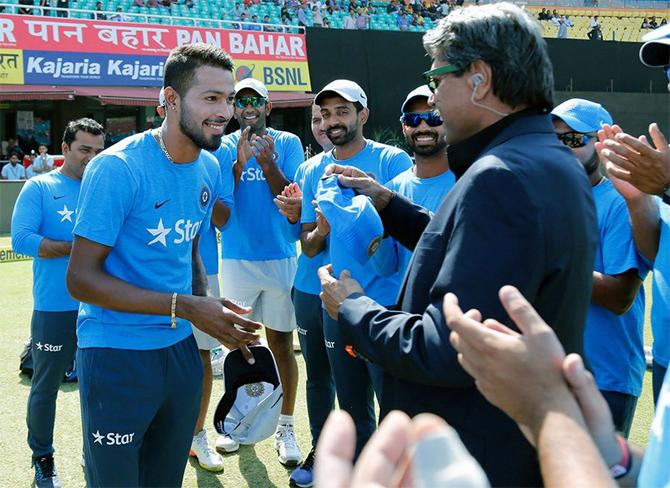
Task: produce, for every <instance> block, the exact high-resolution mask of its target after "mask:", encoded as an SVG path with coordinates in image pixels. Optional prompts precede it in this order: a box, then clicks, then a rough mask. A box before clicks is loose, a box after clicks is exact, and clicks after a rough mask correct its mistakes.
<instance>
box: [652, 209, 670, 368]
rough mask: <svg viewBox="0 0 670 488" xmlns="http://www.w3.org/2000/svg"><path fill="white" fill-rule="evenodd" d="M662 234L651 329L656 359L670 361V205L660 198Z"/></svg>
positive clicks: (653, 286)
mask: <svg viewBox="0 0 670 488" xmlns="http://www.w3.org/2000/svg"><path fill="white" fill-rule="evenodd" d="M658 205H659V211H660V227H661V236H660V241H659V244H658V254H657V255H656V261H655V262H654V275H653V284H652V303H651V330H652V333H653V336H654V345H653V348H652V349H653V355H654V361H656V362H657V363H658V364H660V365H661V366H664V367H666V368H667V367H668V363H670V206H669V205H666V204H665V203H663V202H662V201H660V199H658Z"/></svg>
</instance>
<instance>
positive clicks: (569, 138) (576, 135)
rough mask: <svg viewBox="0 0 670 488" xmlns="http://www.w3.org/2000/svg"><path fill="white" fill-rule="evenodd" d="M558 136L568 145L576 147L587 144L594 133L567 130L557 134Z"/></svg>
mask: <svg viewBox="0 0 670 488" xmlns="http://www.w3.org/2000/svg"><path fill="white" fill-rule="evenodd" d="M556 137H558V140H559V141H561V142H562V143H563V144H565V145H566V146H568V147H571V148H573V149H575V148H578V147H584V146H586V145H587V144H588V143H589V141H590V140H591V139H592V138H593V137H594V135H592V134H583V133H582V132H565V133H563V134H556Z"/></svg>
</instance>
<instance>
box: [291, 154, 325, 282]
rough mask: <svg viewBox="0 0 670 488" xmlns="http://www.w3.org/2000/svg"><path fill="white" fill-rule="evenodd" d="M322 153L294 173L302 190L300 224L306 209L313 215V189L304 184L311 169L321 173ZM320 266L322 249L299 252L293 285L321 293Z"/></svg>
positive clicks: (310, 176) (309, 176) (310, 175)
mask: <svg viewBox="0 0 670 488" xmlns="http://www.w3.org/2000/svg"><path fill="white" fill-rule="evenodd" d="M323 154H324V153H319V154H317V155H316V156H313V157H311V158H309V159H308V160H307V161H305V162H304V163H302V164H301V165H300V166H299V167H298V171H296V173H295V181H296V183H298V186H299V187H300V190H301V191H302V192H303V198H302V210H301V214H300V224H302V222H303V215H304V214H305V212H306V211H308V213H309V214H310V215H314V206H313V205H312V200H313V199H314V198H315V197H314V194H313V191H310V190H308V189H307V188H306V186H305V184H306V182H307V181H308V179H310V178H312V174H311V173H312V172H313V171H317V172H318V171H320V172H321V173H323V167H321V157H322V156H323ZM317 181H318V179H317ZM305 191H309V193H310V195H312V199H311V200H308V199H307V197H306V196H305ZM307 207H308V208H307ZM311 219H315V217H311ZM311 222H314V220H311ZM321 266H323V251H322V252H320V253H319V254H317V255H316V256H314V257H312V258H310V257H307V256H306V255H305V253H304V252H302V253H300V255H299V256H298V271H297V272H296V274H295V282H294V284H293V286H295V288H296V289H297V290H300V291H301V292H303V293H310V294H312V295H318V294H319V293H321V282H320V281H319V277H318V276H317V274H316V272H317V271H318V269H319V268H320V267H321Z"/></svg>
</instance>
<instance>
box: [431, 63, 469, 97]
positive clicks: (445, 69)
mask: <svg viewBox="0 0 670 488" xmlns="http://www.w3.org/2000/svg"><path fill="white" fill-rule="evenodd" d="M460 70H461V68H459V67H458V66H454V65H453V64H447V65H444V66H440V67H439V68H435V69H431V70H429V71H426V72H425V73H423V79H424V81H425V82H426V85H428V88H430V91H432V92H433V93H434V92H435V90H437V85H439V84H440V79H439V78H437V76H443V75H448V74H450V73H456V72H457V71H460Z"/></svg>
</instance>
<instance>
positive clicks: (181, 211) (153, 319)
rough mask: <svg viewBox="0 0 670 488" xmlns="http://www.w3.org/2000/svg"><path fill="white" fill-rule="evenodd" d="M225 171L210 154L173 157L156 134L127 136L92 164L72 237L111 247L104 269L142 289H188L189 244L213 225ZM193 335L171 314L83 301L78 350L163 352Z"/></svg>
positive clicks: (189, 276) (86, 175)
mask: <svg viewBox="0 0 670 488" xmlns="http://www.w3.org/2000/svg"><path fill="white" fill-rule="evenodd" d="M220 173H221V170H220V169H219V165H218V163H217V161H216V159H215V158H214V156H212V155H211V154H210V153H208V152H207V151H201V152H200V155H199V156H198V158H197V159H196V160H195V161H193V162H191V163H185V164H174V163H171V162H170V161H168V159H167V158H166V157H165V155H164V154H163V152H162V151H161V149H160V147H159V145H158V143H157V142H156V140H155V139H154V137H153V135H152V134H151V132H149V131H147V132H143V133H141V134H137V135H134V136H131V137H128V138H126V139H124V140H123V141H121V142H119V143H118V144H115V145H114V146H112V147H110V148H109V149H107V150H105V151H103V152H102V153H100V154H99V155H98V156H97V157H96V158H94V159H93V160H92V161H91V162H90V163H89V165H88V168H87V169H86V173H85V174H84V179H83V182H82V189H81V195H80V198H79V205H78V212H79V213H78V215H77V223H76V224H75V228H74V234H75V235H77V236H81V237H85V238H86V239H89V240H91V241H94V242H97V243H99V244H102V245H104V246H109V247H111V248H112V249H111V251H110V253H109V255H108V256H107V259H106V260H105V263H104V269H105V271H106V272H107V273H109V274H110V275H112V276H115V277H117V278H119V279H121V280H123V281H126V282H128V283H130V284H132V285H135V286H137V287H139V288H143V289H148V290H154V291H159V292H165V293H173V292H176V293H180V294H191V284H192V282H191V273H192V245H193V244H192V243H193V240H194V239H195V238H196V237H197V236H198V235H199V234H200V231H201V229H202V227H203V226H207V225H209V224H208V223H209V219H210V218H211V210H212V206H213V202H214V199H215V198H216V196H217V195H218V194H219V193H220V189H219V185H220V182H221V174H220ZM189 335H191V324H190V323H189V322H188V321H186V320H183V319H177V328H176V329H172V328H171V327H170V317H169V316H165V315H148V314H134V313H126V312H118V311H115V310H108V309H104V308H102V307H99V306H97V305H91V304H87V303H82V304H81V307H80V309H79V318H78V327H77V336H78V340H79V347H84V348H86V347H109V348H117V349H160V348H164V347H169V346H171V345H173V344H176V343H177V342H179V341H181V340H183V339H184V338H186V337H188V336H189Z"/></svg>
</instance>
